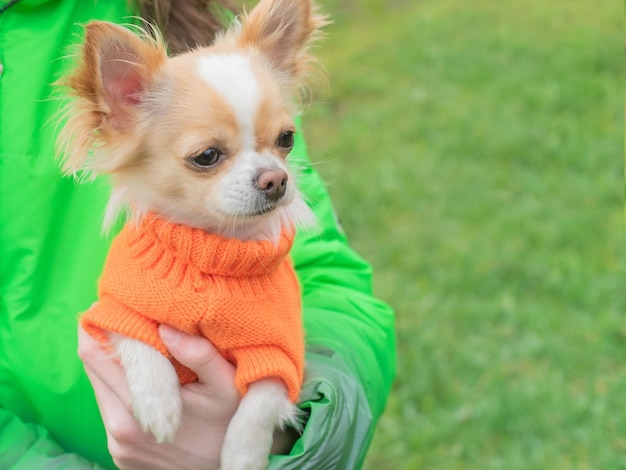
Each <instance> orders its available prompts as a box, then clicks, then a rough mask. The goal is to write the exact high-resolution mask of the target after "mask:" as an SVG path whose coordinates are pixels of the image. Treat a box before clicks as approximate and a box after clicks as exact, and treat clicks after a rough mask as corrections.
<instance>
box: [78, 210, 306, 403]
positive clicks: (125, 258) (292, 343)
mask: <svg viewBox="0 0 626 470" xmlns="http://www.w3.org/2000/svg"><path fill="white" fill-rule="evenodd" d="M292 243H293V230H284V231H283V233H282V235H281V238H280V240H279V243H278V245H276V244H274V243H273V242H271V241H248V242H242V241H240V240H234V239H227V238H223V237H221V236H219V235H215V234H211V233H207V232H205V231H204V230H201V229H195V228H190V227H186V226H182V225H176V224H172V223H168V222H165V221H163V220H161V219H158V218H156V217H153V216H149V217H146V218H145V219H144V220H143V221H142V222H141V224H140V225H139V226H135V225H133V224H130V223H129V224H127V225H126V227H125V228H124V229H123V230H122V231H121V232H120V234H119V235H118V236H117V238H116V239H115V240H114V241H113V244H112V246H111V250H110V252H109V255H108V258H107V261H106V264H105V268H104V272H103V275H102V278H101V279H100V285H99V291H100V300H99V302H98V303H97V304H96V305H95V306H94V307H93V308H91V309H90V310H89V311H87V312H85V313H84V314H83V315H82V317H81V324H82V326H83V328H84V329H85V330H86V331H87V332H88V333H89V334H90V335H91V336H93V337H94V338H96V339H97V340H99V341H101V342H103V343H105V344H106V343H107V335H106V332H107V331H113V332H116V333H120V334H122V335H125V336H129V337H132V338H136V339H139V340H141V341H143V342H145V343H147V344H150V345H152V346H153V347H154V348H156V349H158V350H159V351H160V352H161V353H163V354H164V355H165V356H167V357H168V358H170V360H172V363H173V364H174V367H175V368H176V371H177V373H178V376H179V378H180V381H181V383H182V384H186V383H189V382H192V381H194V380H197V376H196V374H195V373H194V372H193V371H191V370H190V369H188V368H186V367H185V366H183V365H182V364H180V363H178V362H177V361H176V360H175V359H173V358H172V357H171V355H170V354H169V353H168V351H167V350H166V349H165V346H164V345H163V343H162V342H161V339H160V337H159V334H158V326H159V324H161V323H167V324H169V325H172V326H173V327H175V328H177V329H179V330H181V331H184V332H186V333H188V334H192V335H201V336H204V337H205V338H207V339H208V340H209V341H211V343H213V345H215V347H216V348H217V349H218V350H219V351H220V353H221V354H222V355H223V356H224V357H225V358H226V359H227V360H228V361H230V362H231V363H233V364H234V365H235V366H236V369H237V371H236V374H235V385H236V387H237V389H238V390H239V392H240V393H241V394H242V395H244V394H245V393H246V391H247V389H248V385H249V384H250V383H252V382H255V381H257V380H259V379H261V378H268V377H276V378H280V379H282V380H283V381H284V382H285V384H286V385H287V388H288V391H289V397H290V399H291V400H292V401H293V402H295V401H296V400H297V398H298V394H299V392H300V388H301V385H302V374H303V368H304V334H303V330H302V320H301V312H300V309H301V306H300V291H299V286H298V281H297V278H296V275H295V272H294V270H293V266H292V264H291V260H290V258H289V256H288V254H289V250H290V248H291V245H292Z"/></svg>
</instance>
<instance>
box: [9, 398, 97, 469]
mask: <svg viewBox="0 0 626 470" xmlns="http://www.w3.org/2000/svg"><path fill="white" fill-rule="evenodd" d="M0 435H1V436H2V439H0V468H10V469H12V470H33V469H36V468H45V469H47V470H100V469H102V467H100V466H99V465H97V464H95V463H92V462H89V461H88V460H86V459H84V458H83V457H81V456H79V455H77V454H72V453H68V452H67V451H66V450H65V449H62V448H61V447H60V446H59V445H58V444H57V443H56V442H54V440H53V439H52V438H51V437H50V434H49V433H48V431H47V430H46V429H45V428H43V427H41V426H37V425H35V424H30V423H24V422H22V421H21V420H20V419H19V418H17V417H16V416H15V415H13V414H12V413H10V412H8V411H7V410H4V409H1V408H0Z"/></svg>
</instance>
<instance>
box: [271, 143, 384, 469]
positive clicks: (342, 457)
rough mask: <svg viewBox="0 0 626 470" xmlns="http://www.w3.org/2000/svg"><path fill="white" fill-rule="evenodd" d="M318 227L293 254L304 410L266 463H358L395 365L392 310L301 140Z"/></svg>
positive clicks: (297, 155)
mask: <svg viewBox="0 0 626 470" xmlns="http://www.w3.org/2000/svg"><path fill="white" fill-rule="evenodd" d="M290 158H291V159H292V161H294V160H295V162H294V163H295V165H297V167H298V168H299V171H300V180H299V185H300V188H301V189H302V191H303V192H304V193H305V197H306V198H307V200H308V201H309V202H310V204H311V206H312V207H313V210H314V212H315V214H316V215H317V218H318V222H319V227H318V228H317V229H316V230H315V231H310V232H302V233H300V234H298V237H297V238H296V244H295V245H294V249H293V252H292V255H293V259H294V262H295V265H296V272H297V273H298V276H299V278H300V282H301V284H302V289H303V315H304V326H305V331H306V346H307V352H306V366H305V378H304V386H303V391H302V394H301V399H302V401H301V404H300V407H301V408H302V409H303V410H304V411H305V412H306V414H307V415H308V421H307V423H306V425H305V428H304V432H303V434H302V436H301V438H300V439H299V440H298V441H297V442H296V444H295V445H294V447H293V448H292V450H291V452H290V455H287V456H272V458H271V462H270V468H272V469H278V468H311V469H313V468H342V469H351V468H359V467H360V466H361V465H362V463H363V460H364V458H365V454H366V452H367V449H368V447H369V444H370V442H371V439H372V436H373V432H374V428H375V425H376V423H377V421H378V419H379V418H380V415H381V414H382V412H383V410H384V407H385V404H386V402H387V398H388V395H389V392H390V388H391V383H392V381H393V378H394V375H395V370H396V352H395V326H394V313H393V311H392V309H391V308H390V307H389V306H387V305H386V304H384V303H383V302H381V301H379V300H378V299H376V298H375V297H374V296H373V295H372V287H371V281H372V272H371V268H370V266H369V264H368V263H366V262H365V261H364V260H363V259H362V258H361V257H360V256H359V255H357V254H356V253H355V252H354V251H353V250H352V249H351V248H350V247H349V245H348V242H347V238H346V236H345V234H344V233H343V231H342V230H341V227H340V225H339V223H338V221H337V220H336V217H335V212H334V209H333V207H332V204H331V201H330V197H329V195H328V193H327V191H326V189H325V186H324V184H323V182H322V180H321V178H320V177H319V175H318V174H317V173H316V172H315V171H314V170H313V169H312V168H311V165H310V163H309V161H308V157H307V154H306V149H305V146H304V142H303V141H302V140H299V141H298V144H297V146H296V148H294V150H293V155H292V156H291V157H290Z"/></svg>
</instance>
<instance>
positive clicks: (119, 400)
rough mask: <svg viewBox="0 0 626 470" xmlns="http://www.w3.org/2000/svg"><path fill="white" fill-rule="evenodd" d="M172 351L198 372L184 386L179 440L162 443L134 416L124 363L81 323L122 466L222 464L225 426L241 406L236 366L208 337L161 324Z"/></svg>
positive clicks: (91, 373) (81, 351) (88, 366)
mask: <svg viewBox="0 0 626 470" xmlns="http://www.w3.org/2000/svg"><path fill="white" fill-rule="evenodd" d="M159 333H160V335H161V339H162V340H163V343H164V344H165V346H166V348H167V349H168V350H169V352H170V353H171V354H172V356H174V357H175V358H176V359H177V360H179V361H180V362H181V363H182V364H184V365H186V366H187V367H189V368H190V369H191V370H193V371H194V372H195V373H196V374H197V375H198V382H194V383H191V384H188V385H185V386H183V387H182V388H181V396H182V401H183V417H182V420H181V424H180V427H179V429H178V431H177V433H176V437H175V439H174V442H172V443H162V444H157V442H156V441H155V439H154V437H153V436H152V435H151V434H149V433H145V432H144V431H143V430H142V429H141V427H140V426H139V423H138V422H137V421H136V420H135V418H134V416H133V412H132V407H131V403H130V394H129V391H128V386H127V384H126V376H125V374H124V370H123V369H122V367H121V365H120V364H119V363H118V362H117V361H115V359H113V358H112V357H111V355H110V354H108V353H107V352H106V351H105V350H104V349H103V347H102V345H101V344H100V343H99V342H97V341H96V340H94V339H93V338H91V336H89V335H88V334H87V333H85V331H84V330H83V329H82V328H79V331H78V355H79V356H80V358H81V359H82V361H83V363H84V366H85V371H86V372H87V375H88V377H89V379H90V381H91V384H92V386H93V389H94V392H95V395H96V400H97V402H98V407H99V408H100V413H101V415H102V420H103V422H104V426H105V429H106V433H107V441H108V448H109V452H110V454H111V456H112V457H113V460H114V462H115V464H116V465H117V466H118V467H119V468H120V469H122V470H134V469H156V470H158V469H171V468H177V469H181V470H187V469H189V470H192V469H207V468H218V467H219V463H220V452H221V448H222V443H223V440H224V435H225V433H226V428H227V427H228V424H229V422H230V419H231V418H232V416H233V414H234V413H235V411H236V410H237V407H238V405H239V398H240V397H239V394H238V392H237V390H236V389H235V386H234V380H233V379H234V374H235V369H234V367H233V366H232V365H231V364H230V363H229V362H228V361H226V360H225V359H224V358H223V357H222V356H221V355H220V354H219V352H218V351H217V350H216V349H215V348H214V347H213V345H211V343H210V342H209V341H207V340H206V339H204V338H201V337H197V336H189V335H186V334H183V333H181V332H179V331H177V330H175V329H173V328H172V327H169V326H167V325H161V326H160V327H159Z"/></svg>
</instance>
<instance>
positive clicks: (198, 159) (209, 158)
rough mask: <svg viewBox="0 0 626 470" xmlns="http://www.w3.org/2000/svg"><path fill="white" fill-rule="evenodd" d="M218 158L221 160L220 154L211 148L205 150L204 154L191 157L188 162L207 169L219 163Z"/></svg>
mask: <svg viewBox="0 0 626 470" xmlns="http://www.w3.org/2000/svg"><path fill="white" fill-rule="evenodd" d="M220 158H222V152H220V151H219V150H217V149H213V148H211V149H206V150H205V151H204V152H202V153H199V154H198V155H196V156H194V157H191V158H190V159H189V161H190V162H191V163H193V164H194V165H196V166H199V167H202V168H208V167H210V166H213V165H215V164H216V163H217V162H219V161H220Z"/></svg>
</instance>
